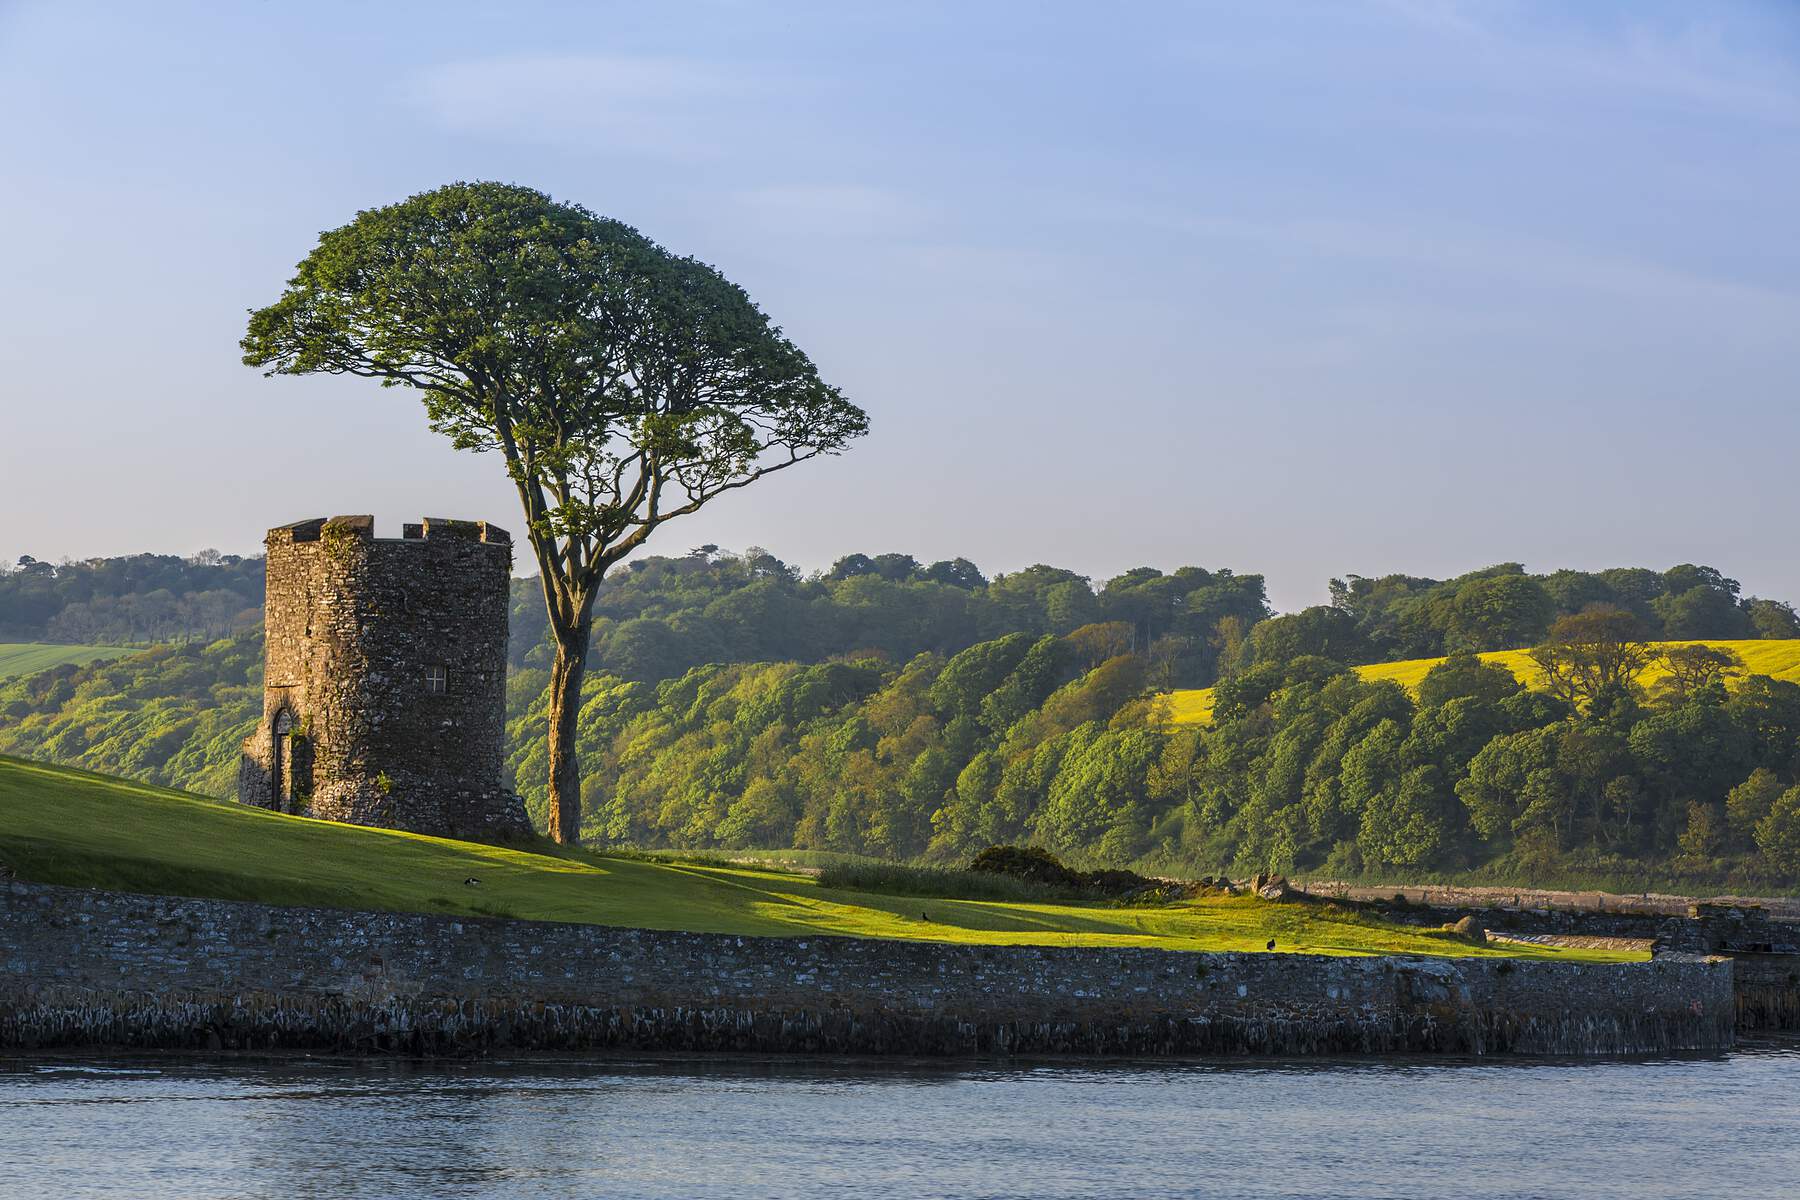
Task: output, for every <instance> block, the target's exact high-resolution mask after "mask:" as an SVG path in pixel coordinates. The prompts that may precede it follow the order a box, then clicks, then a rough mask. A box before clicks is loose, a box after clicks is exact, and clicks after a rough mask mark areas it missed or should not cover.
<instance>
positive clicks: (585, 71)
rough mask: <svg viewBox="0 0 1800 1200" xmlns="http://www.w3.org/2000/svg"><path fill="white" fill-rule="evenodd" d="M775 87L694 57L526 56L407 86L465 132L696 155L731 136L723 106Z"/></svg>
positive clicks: (452, 70) (419, 77)
mask: <svg viewBox="0 0 1800 1200" xmlns="http://www.w3.org/2000/svg"><path fill="white" fill-rule="evenodd" d="M770 86H771V85H770V83H769V81H766V80H762V79H759V78H756V77H755V76H752V75H750V74H748V73H746V72H745V71H743V70H742V69H741V68H736V67H732V68H727V67H723V66H720V65H718V64H715V63H708V62H703V61H698V60H693V59H684V58H667V57H629V56H620V55H593V54H576V55H529V56H511V57H502V58H489V59H478V60H474V61H468V62H458V63H446V64H442V65H439V66H434V67H431V68H428V69H426V70H424V71H421V72H419V73H418V74H416V75H415V76H413V77H412V78H411V79H410V80H409V81H408V82H407V83H406V85H405V89H404V94H405V97H406V99H407V100H408V101H409V102H411V103H412V104H413V105H415V106H416V107H418V108H419V109H421V110H422V111H424V112H425V113H426V114H428V115H429V116H430V117H431V118H432V119H434V120H436V121H437V122H439V123H440V124H441V125H443V126H445V127H446V128H448V129H451V130H453V131H455V132H459V133H471V134H484V135H489V136H497V137H506V138H516V139H520V140H525V141H533V142H550V143H565V144H568V143H573V144H577V145H583V146H597V145H607V146H614V147H623V148H627V149H631V150H635V151H641V152H646V153H652V154H656V155H660V156H666V157H670V158H697V157H705V156H707V155H709V154H711V153H714V152H717V151H719V150H721V149H723V148H725V147H727V146H728V145H729V144H730V138H729V134H728V132H727V130H726V129H725V128H723V127H722V124H721V120H720V117H721V115H722V114H727V113H729V112H730V111H731V110H732V108H733V107H734V106H738V105H741V104H743V103H744V102H745V101H746V100H747V99H750V98H751V97H754V96H757V95H760V94H764V93H766V92H767V91H768V90H769V88H770Z"/></svg>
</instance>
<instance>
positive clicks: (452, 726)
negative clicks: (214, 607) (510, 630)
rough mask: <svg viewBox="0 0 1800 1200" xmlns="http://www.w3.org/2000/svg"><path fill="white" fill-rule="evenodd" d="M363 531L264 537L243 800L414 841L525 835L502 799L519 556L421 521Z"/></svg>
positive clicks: (299, 529) (479, 527) (472, 526)
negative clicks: (255, 700) (255, 715)
mask: <svg viewBox="0 0 1800 1200" xmlns="http://www.w3.org/2000/svg"><path fill="white" fill-rule="evenodd" d="M374 524H375V523H374V521H373V519H371V518H369V517H331V518H329V519H326V518H323V517H319V518H315V519H313V520H310V521H296V522H295V523H294V524H292V525H283V526H281V527H280V528H277V529H271V530H270V531H269V536H268V540H267V541H266V543H265V544H266V545H267V546H268V553H269V557H268V595H267V599H266V600H265V602H264V608H263V631H264V637H265V640H266V648H265V651H264V654H265V659H264V668H263V717H262V722H261V723H260V724H259V725H257V727H256V732H255V733H254V734H252V735H251V736H250V737H249V738H247V739H245V741H244V757H243V761H242V763H241V764H240V766H239V768H238V799H239V800H241V801H243V802H244V803H245V804H254V805H257V806H258V807H261V808H272V809H275V810H276V811H278V812H285V813H297V814H300V815H303V816H312V817H322V818H325V819H327V820H332V821H351V822H354V823H356V824H358V825H378V826H382V827H384V828H388V829H406V830H410V831H412V832H415V833H431V834H439V835H443V836H447V837H461V838H476V839H481V840H490V841H491V840H495V839H507V838H514V837H519V836H523V835H526V834H529V833H530V832H531V828H530V825H529V824H528V823H527V821H526V819H525V808H524V805H523V804H522V803H521V802H520V800H519V797H518V796H517V795H516V794H514V793H513V792H512V791H511V790H510V789H508V788H506V787H503V786H502V785H501V782H500V773H501V769H502V765H503V761H504V755H505V738H506V621H507V607H508V604H507V592H508V582H509V580H510V578H511V574H512V542H511V539H510V538H509V537H508V536H507V534H506V531H505V530H503V529H497V528H495V527H494V526H492V525H489V524H488V523H487V522H485V521H446V520H443V519H441V518H436V517H432V518H427V519H426V520H425V521H424V522H423V523H421V524H418V525H407V526H405V527H404V533H405V536H403V537H398V538H378V537H376V536H375V530H374Z"/></svg>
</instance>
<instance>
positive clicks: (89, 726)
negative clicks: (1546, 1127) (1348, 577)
mask: <svg viewBox="0 0 1800 1200" xmlns="http://www.w3.org/2000/svg"><path fill="white" fill-rule="evenodd" d="M765 558H766V556H761V555H757V554H751V555H723V554H719V553H717V552H716V551H712V550H711V549H710V548H707V549H705V550H704V551H703V552H701V553H696V554H694V555H689V556H687V557H685V558H681V559H654V560H648V561H647V562H646V564H645V565H644V566H643V567H640V568H638V569H637V570H635V571H631V572H629V573H623V575H622V578H621V579H620V580H619V581H617V583H616V584H615V585H614V586H613V587H611V588H609V592H608V595H607V597H606V598H605V600H606V602H607V604H608V605H609V606H610V607H608V608H606V609H604V610H603V611H604V612H605V614H606V616H605V619H606V621H608V622H610V624H608V625H607V626H606V630H605V632H606V636H605V637H604V638H602V637H598V636H597V637H596V655H597V656H598V657H600V658H601V659H602V661H603V662H604V663H606V664H607V665H604V666H602V667H601V668H600V669H598V670H597V671H596V673H595V674H594V675H592V676H590V678H589V680H588V682H587V686H586V688H585V690H584V699H583V705H582V710H581V720H580V731H579V739H580V748H581V753H582V755H583V762H584V764H585V770H584V783H583V792H584V796H583V798H584V811H585V813H586V824H585V826H584V829H583V832H584V834H585V835H586V836H588V837H589V838H591V839H594V840H597V841H604V842H609V843H629V844H632V845H639V846H671V847H684V848H705V849H713V848H722V849H737V848H788V847H800V848H810V849H818V850H830V851H840V852H845V853H855V854H871V855H879V856H882V857H889V858H901V859H925V860H931V861H945V862H949V861H957V860H959V859H963V858H966V857H967V856H969V855H970V854H972V853H973V852H975V851H977V850H979V849H980V848H982V847H983V846H986V845H988V844H992V843H996V842H1033V843H1037V844H1041V845H1044V846H1047V847H1049V848H1051V849H1053V850H1055V851H1057V852H1058V853H1059V854H1062V855H1064V856H1065V857H1067V858H1070V859H1072V860H1075V861H1077V862H1082V863H1090V864H1096V865H1099V864H1105V865H1133V866H1137V867H1139V868H1140V869H1148V870H1154V871H1158V872H1165V873H1180V874H1190V873H1191V874H1206V873H1212V872H1214V871H1217V870H1219V869H1220V868H1228V869H1231V870H1234V871H1251V870H1262V869H1275V870H1282V871H1298V872H1301V873H1318V874H1332V875H1340V876H1346V877H1358V876H1365V877H1375V876H1386V877H1390V878H1391V877H1400V876H1405V877H1412V878H1419V877H1426V876H1431V875H1447V874H1457V873H1462V874H1468V873H1475V874H1485V877H1488V878H1493V879H1508V880H1515V881H1518V882H1522V883H1529V882H1553V881H1558V880H1561V881H1570V880H1577V879H1587V880H1596V881H1600V880H1604V881H1608V882H1611V883H1613V884H1615V885H1621V884H1622V885H1625V886H1630V881H1634V880H1636V881H1643V884H1644V886H1650V885H1651V883H1652V882H1655V881H1668V880H1680V879H1686V880H1694V881H1719V882H1724V881H1727V880H1742V881H1749V882H1761V883H1762V884H1764V885H1767V886H1779V885H1780V881H1781V880H1783V879H1785V880H1786V881H1787V883H1786V886H1787V887H1790V888H1791V887H1792V885H1793V882H1794V880H1795V879H1796V877H1797V876H1800V787H1796V786H1795V785H1796V783H1797V782H1800V685H1796V684H1793V683H1788V682H1783V681H1779V680H1774V679H1769V678H1766V677H1760V676H1751V675H1748V674H1747V673H1746V672H1744V671H1743V670H1742V669H1741V667H1739V666H1738V665H1736V664H1735V663H1734V662H1733V661H1731V656H1730V655H1729V654H1719V655H1714V656H1711V657H1708V656H1706V655H1692V654H1690V655H1689V656H1688V657H1687V658H1686V659H1685V660H1679V661H1673V662H1671V663H1668V664H1666V665H1667V666H1669V667H1672V668H1673V672H1674V673H1673V674H1672V675H1671V676H1670V677H1669V678H1670V679H1671V680H1672V682H1667V683H1663V684H1659V685H1658V686H1657V687H1656V688H1654V689H1653V690H1645V689H1644V688H1643V687H1641V686H1640V685H1639V684H1638V683H1637V682H1636V679H1637V668H1638V667H1641V666H1642V665H1644V663H1645V662H1647V661H1648V658H1649V656H1651V655H1653V654H1657V653H1660V652H1661V651H1660V650H1659V649H1658V648H1657V647H1655V646H1653V645H1651V644H1650V643H1651V641H1653V640H1656V639H1662V638H1665V637H1670V636H1677V637H1703V636H1704V637H1715V638H1717V637H1731V636H1743V635H1745V633H1746V630H1748V631H1749V633H1750V634H1752V635H1754V634H1758V633H1760V634H1762V635H1764V636H1792V635H1793V633H1794V631H1793V630H1792V629H1790V628H1788V627H1787V626H1785V625H1784V624H1782V620H1783V619H1784V618H1785V620H1787V621H1791V620H1792V611H1791V610H1789V609H1787V608H1786V606H1784V605H1770V604H1768V603H1767V602H1761V601H1752V602H1744V601H1741V600H1739V598H1738V596H1737V588H1736V585H1735V584H1734V583H1733V582H1732V581H1731V580H1729V579H1726V578H1725V577H1723V576H1722V575H1720V574H1719V573H1718V572H1716V571H1712V570H1710V569H1709V568H1699V567H1678V568H1675V569H1674V570H1671V571H1668V572H1662V573H1655V572H1648V571H1644V572H1635V571H1627V572H1603V573H1598V574H1595V575H1584V576H1580V577H1579V578H1576V577H1575V575H1574V573H1570V572H1560V573H1558V574H1557V575H1552V576H1529V575H1525V574H1524V573H1523V572H1520V571H1518V570H1517V569H1513V568H1495V569H1494V570H1492V571H1488V572H1477V573H1475V574H1473V575H1470V576H1465V577H1462V578H1461V579H1459V580H1451V581H1446V582H1442V583H1431V582H1430V581H1412V582H1413V583H1417V584H1419V585H1420V586H1416V587H1415V586H1410V585H1406V586H1403V585H1402V584H1401V583H1398V582H1393V581H1375V583H1374V584H1371V585H1368V586H1366V587H1363V588H1362V589H1361V591H1362V593H1363V594H1364V595H1365V597H1366V596H1376V595H1379V596H1381V597H1383V599H1381V600H1379V601H1377V600H1371V599H1366V598H1365V599H1360V600H1359V599H1356V593H1357V592H1358V583H1357V582H1356V581H1352V582H1350V583H1346V584H1345V585H1344V587H1343V588H1342V589H1334V592H1341V596H1340V602H1339V603H1338V604H1336V605H1332V606H1322V607H1321V608H1320V609H1311V610H1306V611H1304V612H1302V613H1298V614H1293V615H1291V616H1284V617H1274V618H1268V617H1266V616H1265V617H1260V618H1259V616H1258V614H1259V613H1266V608H1265V607H1264V603H1263V599H1262V581H1261V579H1260V578H1258V577H1256V576H1252V575H1236V574H1233V573H1231V572H1226V571H1202V570H1200V569H1198V568H1188V569H1185V570H1184V571H1180V572H1175V573H1172V574H1169V575H1163V574H1159V573H1156V572H1152V571H1141V572H1132V573H1129V574H1128V575H1126V576H1123V577H1121V578H1120V579H1118V580H1113V581H1109V582H1108V583H1107V584H1105V585H1104V586H1102V587H1100V588H1093V587H1091V586H1088V585H1087V583H1086V581H1085V580H1082V579H1081V578H1080V577H1079V576H1075V575H1073V574H1072V573H1068V572H1059V571H1055V570H1054V569H1052V568H1048V567H1045V568H1034V569H1033V570H1032V571H1029V572H1019V573H1018V575H1017V576H1004V577H1000V578H996V579H995V580H992V581H987V580H983V579H981V578H980V575H979V572H977V571H975V570H974V569H973V568H972V567H967V566H966V565H965V566H960V567H959V566H957V564H955V563H951V564H931V565H926V566H921V565H919V564H917V563H915V562H913V561H912V560H910V559H903V558H901V557H899V556H887V557H886V559H885V562H884V560H883V559H876V558H871V559H856V558H854V557H853V558H852V559H847V560H844V561H843V562H841V563H839V564H838V565H837V566H836V567H834V569H833V570H832V571H831V572H827V573H823V574H821V575H818V576H813V577H802V576H800V575H799V574H798V573H797V572H794V571H793V570H791V569H789V568H786V567H785V565H783V564H780V563H779V562H778V561H777V560H773V559H772V558H768V559H767V561H764V559H765ZM947 576H949V577H947ZM1020 576H1022V577H1024V578H1022V579H1019V577H1020ZM1015 579H1018V582H1016V583H1015V582H1013V580H1015ZM1495 580H1500V581H1505V582H1504V586H1500V585H1496V584H1495V583H1494V582H1493V581H1495ZM1582 580H1585V581H1586V582H1582ZM1552 581H1555V582H1552ZM1377 585H1379V586H1377ZM1603 587H1604V588H1610V589H1612V590H1611V591H1610V592H1605V593H1600V592H1599V589H1600V588H1603ZM521 589H523V583H522V584H521ZM1540 592H1541V593H1542V595H1547V596H1549V597H1551V604H1550V606H1549V608H1548V612H1547V614H1546V610H1545V607H1544V604H1543V602H1542V599H1541V596H1540V594H1539V593H1540ZM959 597H960V599H959ZM1559 597H1560V598H1559ZM527 598H528V597H527V596H524V595H521V596H520V597H519V598H518V608H519V610H524V609H528V607H529V606H528V605H527V604H526V600H527ZM1627 600H1628V601H1630V603H1624V602H1623V601H1627ZM1570 605H1579V607H1575V608H1570V607H1567V606H1570ZM1527 618H1529V621H1531V622H1540V621H1541V622H1542V626H1541V628H1538V627H1537V626H1534V625H1532V624H1529V623H1527ZM515 620H516V622H517V624H516V625H515V631H516V632H515V648H516V649H517V648H518V647H521V646H522V647H523V650H522V652H520V653H518V654H517V659H518V665H517V666H516V667H515V669H514V670H513V672H512V675H511V678H510V681H509V708H510V717H511V719H510V722H509V732H510V736H511V744H512V746H513V747H514V750H513V754H512V761H511V765H512V767H513V768H514V769H515V771H516V774H517V778H518V780H519V781H520V784H521V790H522V791H523V792H524V794H525V795H526V797H527V800H528V804H529V805H530V806H531V807H532V809H533V812H534V815H535V816H537V817H538V818H539V819H540V820H541V819H542V816H543V811H542V810H543V805H544V795H543V785H542V784H541V782H540V781H541V780H543V779H544V777H545V772H544V769H543V768H544V764H543V762H542V761H541V756H542V755H543V754H544V749H543V746H544V738H543V722H544V720H545V686H546V683H547V671H546V669H545V668H544V666H543V665H542V664H541V659H540V657H539V652H538V650H537V643H536V642H535V641H534V640H533V639H532V638H531V637H530V635H529V627H528V626H527V627H526V628H525V630H524V632H525V636H523V637H521V636H518V631H519V627H520V625H523V624H524V622H523V620H522V619H521V617H520V616H516V617H515ZM1709 622H1710V623H1709ZM647 623H653V624H655V625H657V626H660V627H661V629H660V630H659V631H658V632H656V633H648V632H645V630H646V629H647V627H648V626H647ZM633 626H635V630H633V631H631V632H626V633H624V636H621V633H622V631H627V629H628V627H633ZM1531 628H1537V632H1536V634H1535V635H1534V636H1532V637H1530V638H1525V639H1523V640H1522V641H1512V640H1508V641H1507V642H1506V645H1508V646H1518V645H1521V644H1525V645H1530V644H1537V645H1539V646H1540V650H1539V654H1540V656H1541V657H1542V659H1543V663H1544V666H1545V667H1546V668H1547V670H1548V671H1549V674H1550V677H1551V679H1552V681H1553V683H1554V687H1553V689H1552V690H1551V691H1527V690H1525V689H1523V688H1522V687H1521V686H1520V685H1519V684H1518V683H1517V681H1516V680H1515V679H1514V678H1513V677H1512V675H1511V674H1510V673H1509V672H1507V671H1505V670H1504V669H1501V668H1496V667H1492V666H1486V665H1483V664H1481V663H1480V662H1479V661H1478V660H1477V659H1475V658H1474V657H1473V655H1472V654H1469V653H1467V652H1466V651H1467V650H1470V649H1475V648H1483V649H1486V648H1499V647H1498V646H1496V645H1494V644H1493V642H1492V640H1491V639H1494V638H1499V637H1502V636H1504V637H1506V638H1508V639H1511V638H1513V637H1516V636H1519V634H1520V631H1522V630H1527V629H1531ZM665 634H666V635H667V638H668V639H674V640H681V641H684V642H685V641H686V640H689V639H697V638H701V637H706V638H711V639H714V640H713V641H711V642H710V643H709V644H710V645H712V646H713V647H714V649H713V650H712V651H710V653H712V654H715V655H716V656H718V657H719V661H711V662H705V663H701V664H698V665H692V664H689V665H683V664H684V660H683V659H682V658H680V657H670V658H667V659H661V658H656V657H655V656H654V655H651V654H649V653H647V652H646V653H643V654H639V652H638V651H636V650H629V648H630V647H632V646H634V645H637V646H662V645H664V644H665V641H666V639H665ZM1433 638H1435V639H1436V641H1435V643H1434V642H1433V641H1432V640H1431V639H1433ZM615 642H617V643H618V645H619V646H622V647H625V648H624V649H620V648H616V647H615ZM1445 649H1448V650H1450V651H1453V652H1454V653H1453V655H1452V657H1451V658H1450V659H1449V660H1448V661H1447V662H1446V663H1445V664H1443V665H1441V666H1440V667H1439V668H1437V669H1436V670H1434V671H1433V672H1432V673H1431V674H1430V675H1429V676H1427V677H1426V679H1425V681H1424V683H1423V685H1422V686H1421V687H1420V689H1419V692H1418V695H1417V696H1413V695H1409V694H1408V693H1407V692H1406V691H1405V690H1403V689H1402V688H1400V687H1399V686H1398V685H1396V684H1393V683H1374V682H1368V681H1365V680H1362V679H1361V678H1359V677H1358V676H1356V675H1355V674H1354V673H1353V672H1352V671H1351V670H1350V669H1349V667H1350V664H1351V663H1353V662H1355V661H1358V660H1359V659H1361V658H1364V657H1365V656H1366V657H1367V658H1370V659H1373V658H1376V657H1383V656H1385V657H1396V656H1402V655H1404V656H1411V655H1413V654H1415V653H1432V652H1434V651H1437V650H1445ZM628 650H629V652H628ZM610 653H617V654H618V655H619V657H618V658H607V657H606V656H607V655H608V654H610ZM659 653H660V652H659ZM733 655H737V656H742V657H744V658H750V657H752V656H764V657H766V658H769V659H776V660H778V661H727V659H729V658H730V657H731V656H733ZM261 657H262V649H261V642H260V633H259V632H258V631H255V630H250V631H246V632H244V633H240V634H237V635H234V636H232V637H229V638H226V639H222V640H219V641H216V642H214V643H211V644H204V645H203V644H189V645H178V646H167V647H159V648H157V649H155V650H153V651H150V652H148V653H146V654H142V655H137V656H133V657H131V658H126V659H121V660H116V661H112V662H107V663H100V664H94V665H91V666H86V667H63V668H58V669H56V670H53V671H49V672H44V673H42V674H40V675H36V676H32V677H29V678H25V679H18V680H11V681H6V682H5V683H3V684H0V752H5V753H13V754H22V755H26V756H29V757H38V758H44V759H49V760H53V761H59V762H67V763H73V764H76V765H80V766H85V767H88V768H90V769H93V770H99V771H107V772H113V773H117V774H122V775H128V776H133V777H137V778H144V779H149V780H152V781H155V782H160V783H167V784H172V785H175V786H182V787H189V788H194V789H196V790H200V791H205V792H210V793H212V794H218V795H226V794H229V793H230V790H231V786H232V780H233V778H234V775H235V769H236V762H237V741H238V739H240V738H241V737H242V736H244V734H245V733H246V732H247V731H248V729H249V727H250V726H251V725H252V724H253V723H254V719H255V715H256V711H257V706H258V703H259V696H260V692H259V683H260V668H261ZM627 666H628V667H629V669H621V668H623V667H627ZM1215 676H1217V690H1216V692H1215V697H1216V712H1215V719H1214V721H1213V723H1212V724H1211V725H1209V726H1204V727H1202V726H1175V725H1173V724H1171V723H1170V722H1169V721H1168V720H1167V719H1166V714H1165V713H1164V712H1163V711H1162V709H1161V706H1160V705H1159V703H1158V701H1157V699H1156V696H1157V693H1159V692H1160V691H1162V690H1163V689H1164V688H1166V687H1167V686H1169V685H1170V684H1172V683H1174V684H1189V683H1206V682H1212V681H1213V680H1214V677H1215ZM1771 881H1773V882H1771Z"/></svg>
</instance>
